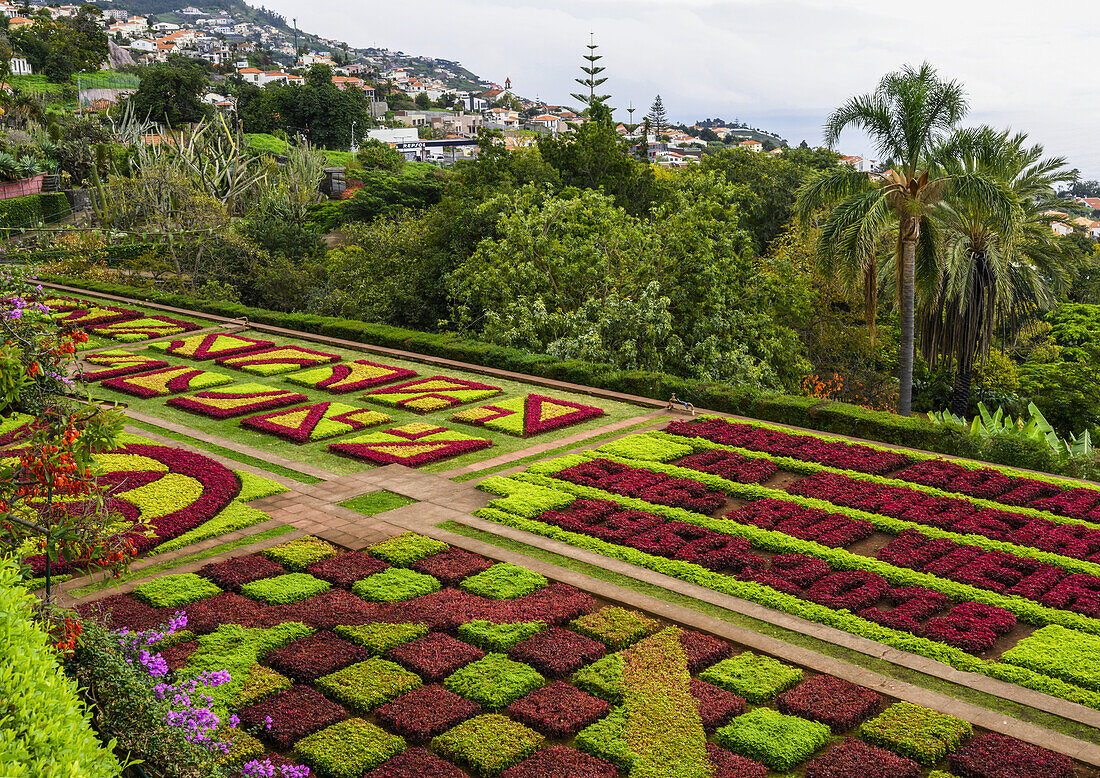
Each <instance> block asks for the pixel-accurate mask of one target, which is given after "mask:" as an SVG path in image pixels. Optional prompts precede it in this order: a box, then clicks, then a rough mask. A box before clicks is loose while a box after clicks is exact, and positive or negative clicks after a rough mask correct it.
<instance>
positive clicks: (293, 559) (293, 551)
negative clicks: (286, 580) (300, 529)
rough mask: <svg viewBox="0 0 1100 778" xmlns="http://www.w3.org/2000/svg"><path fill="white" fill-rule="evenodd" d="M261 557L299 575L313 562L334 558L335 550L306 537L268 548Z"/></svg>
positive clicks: (315, 539) (316, 539)
mask: <svg viewBox="0 0 1100 778" xmlns="http://www.w3.org/2000/svg"><path fill="white" fill-rule="evenodd" d="M263 555H264V556H266V557H267V558H268V559H271V560H273V561H275V562H278V563H279V564H281V565H282V566H283V567H285V568H286V569H287V570H291V571H293V572H296V573H301V572H305V569H306V568H307V567H309V566H310V565H311V564H313V563H314V562H320V561H321V560H323V559H330V558H332V557H334V556H336V549H335V548H334V547H333V545H332V544H331V543H328V542H326V541H324V540H321V539H320V538H315V537H312V536H307V537H304V538H298V539H297V540H292V541H290V542H289V543H282V544H280V545H278V546H274V547H272V548H269V549H267V550H266V551H264V552H263Z"/></svg>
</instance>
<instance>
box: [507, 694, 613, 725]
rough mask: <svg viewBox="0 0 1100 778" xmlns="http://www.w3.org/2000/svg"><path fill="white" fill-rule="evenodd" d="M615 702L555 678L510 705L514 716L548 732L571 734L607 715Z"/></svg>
mask: <svg viewBox="0 0 1100 778" xmlns="http://www.w3.org/2000/svg"><path fill="white" fill-rule="evenodd" d="M610 709H611V706H610V705H609V704H608V703H607V702H606V701H605V700H601V699H600V698H599V697H593V696H592V695H591V694H586V693H585V692H582V691H581V690H580V689H578V688H577V687H576V686H570V685H569V684H567V683H562V682H561V681H551V682H550V683H549V684H547V685H546V686H543V687H542V688H541V689H535V691H533V692H531V693H530V694H528V695H527V696H525V697H521V698H520V699H518V700H516V701H515V702H513V703H512V704H511V705H509V706H508V709H507V710H508V713H509V714H511V716H512V718H514V719H515V720H516V721H519V722H521V723H523V724H526V725H527V726H529V727H531V728H532V729H536V730H538V731H539V732H542V733H543V734H545V735H549V736H551V737H558V738H568V737H572V736H573V735H575V734H577V733H578V732H580V731H581V730H582V729H584V728H585V727H587V726H588V725H589V724H592V723H593V722H595V721H596V719H599V718H603V717H604V716H606V715H607V712H608V711H609V710H610Z"/></svg>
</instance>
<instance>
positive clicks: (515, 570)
mask: <svg viewBox="0 0 1100 778" xmlns="http://www.w3.org/2000/svg"><path fill="white" fill-rule="evenodd" d="M548 583H549V582H548V581H547V580H546V578H545V576H542V575H539V574H538V573H536V572H535V571H533V570H528V569H526V568H524V567H519V566H518V565H513V564H511V563H509V562H498V563H497V564H495V565H493V566H492V567H490V568H489V569H488V570H485V571H483V572H480V573H478V574H477V575H472V576H470V577H469V578H467V579H465V580H464V581H463V582H462V584H461V586H462V590H463V591H466V592H469V593H470V594H477V595H480V596H481V597H488V598H490V599H493V600H514V599H515V598H517V597H523V596H524V595H525V594H530V593H531V592H535V591H538V590H539V589H542V588H544V587H545V586H546V585H547V584H548Z"/></svg>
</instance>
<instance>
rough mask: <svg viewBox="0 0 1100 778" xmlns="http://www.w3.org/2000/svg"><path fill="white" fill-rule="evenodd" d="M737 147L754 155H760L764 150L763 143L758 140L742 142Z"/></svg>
mask: <svg viewBox="0 0 1100 778" xmlns="http://www.w3.org/2000/svg"><path fill="white" fill-rule="evenodd" d="M737 147H738V148H740V149H744V150H745V151H751V152H752V153H754V154H759V153H760V152H761V151H763V150H764V144H763V143H761V142H760V141H758V140H752V139H751V138H750V139H749V140H743V141H741V142H740V143H738V144H737Z"/></svg>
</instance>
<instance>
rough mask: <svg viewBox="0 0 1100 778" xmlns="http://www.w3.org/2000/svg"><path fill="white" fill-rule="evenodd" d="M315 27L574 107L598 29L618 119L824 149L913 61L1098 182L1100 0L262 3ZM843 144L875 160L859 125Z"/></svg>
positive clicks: (985, 117)
mask: <svg viewBox="0 0 1100 778" xmlns="http://www.w3.org/2000/svg"><path fill="white" fill-rule="evenodd" d="M254 1H257V2H262V3H263V4H264V5H266V6H267V7H268V8H273V9H274V10H277V11H279V12H280V13H283V14H285V15H286V16H287V18H288V19H289V18H290V17H294V16H296V17H297V18H298V25H299V27H300V28H301V29H303V30H306V31H308V32H311V33H317V34H320V35H323V36H325V37H331V38H336V39H339V40H346V41H347V42H348V43H349V44H351V45H353V46H379V47H385V48H389V49H392V50H394V51H404V52H405V53H407V54H423V55H428V56H433V57H440V58H443V59H451V60H457V61H459V62H461V63H462V64H463V65H464V66H466V67H467V68H469V69H470V70H472V71H473V72H474V73H477V74H478V75H479V76H481V77H483V78H486V79H489V80H491V81H497V82H499V83H503V82H504V79H505V78H506V77H510V78H511V79H512V87H513V89H514V90H515V91H516V92H517V93H519V94H521V95H523V96H525V97H532V98H533V97H536V96H537V97H540V98H542V99H544V100H546V101H547V102H550V103H565V104H568V103H570V102H572V101H571V100H570V98H569V93H570V92H572V91H576V89H577V88H578V87H577V85H576V84H574V82H573V78H575V77H577V76H579V75H581V74H580V71H579V70H578V68H579V66H580V64H581V59H580V58H581V56H582V55H583V54H584V53H586V52H585V48H584V47H585V45H586V44H587V43H588V34H589V33H590V32H592V33H595V35H596V42H597V43H598V44H599V45H600V50H599V53H601V54H603V55H604V58H603V60H602V62H601V64H603V65H605V66H606V67H607V71H606V72H605V73H604V75H606V76H608V78H609V80H608V82H607V83H606V84H605V85H604V91H605V92H606V93H609V94H611V95H612V100H611V104H612V106H614V107H615V108H616V118H618V119H620V120H621V121H625V120H626V119H627V114H626V111H625V109H626V108H627V107H628V105H629V104H630V102H631V101H633V104H634V106H635V107H637V108H640V109H641V110H640V111H638V112H637V113H635V118H636V119H640V117H641V116H642V115H644V113H645V111H646V109H648V107H649V105H650V103H651V102H652V101H653V98H654V96H655V95H657V94H660V95H661V97H662V99H663V100H664V103H665V107H666V109H667V110H668V112H669V116H670V118H672V119H673V120H674V121H684V122H689V123H691V122H694V121H696V120H698V119H702V118H706V117H717V116H720V117H722V118H723V119H726V120H728V121H732V120H734V119H740V120H742V121H745V122H748V123H749V125H750V126H754V127H760V128H762V129H767V130H771V131H774V132H776V133H778V134H780V135H782V136H783V137H785V138H787V140H789V141H791V142H792V143H794V144H797V143H798V142H800V141H801V140H803V139H805V140H807V141H808V142H809V143H811V145H817V144H819V143H820V142H821V125H822V123H823V121H824V119H825V117H826V116H827V115H828V113H829V112H830V111H831V110H832V109H834V108H835V107H836V106H837V105H839V104H840V103H841V102H843V101H844V100H845V99H846V98H847V97H849V96H851V95H854V94H861V93H863V92H867V91H871V90H872V89H873V88H874V86H875V85H876V83H877V82H878V80H879V78H880V77H881V75H882V74H883V73H885V72H887V71H890V70H894V69H896V68H898V67H899V66H900V65H902V64H905V63H912V64H919V63H920V62H921V61H923V60H928V61H930V62H931V63H933V64H934V65H935V66H936V67H937V68H938V69H939V70H940V72H941V74H942V75H943V76H947V77H950V78H955V79H958V80H960V81H962V82H963V83H964V84H965V85H966V87H967V91H968V93H969V98H970V104H971V113H970V116H969V117H968V119H967V121H968V123H974V124H976V123H988V124H992V125H994V126H996V127H1011V128H1013V129H1014V130H1023V131H1025V132H1027V133H1029V134H1030V136H1031V138H1032V139H1033V140H1035V141H1037V142H1041V143H1042V144H1044V145H1045V146H1046V150H1047V153H1048V154H1050V155H1061V156H1065V157H1067V158H1068V160H1069V163H1070V165H1071V166H1073V167H1077V168H1079V169H1080V170H1081V172H1082V175H1083V176H1084V177H1087V178H1100V100H1098V98H1100V93H1098V89H1097V87H1096V85H1095V79H1094V78H1093V77H1091V76H1090V73H1091V71H1092V70H1093V69H1094V68H1093V67H1092V66H1091V62H1092V60H1093V59H1094V55H1095V54H1096V52H1097V51H1100V45H1098V44H1100V18H1098V17H1097V16H1096V4H1095V0H1059V1H1058V2H1056V3H1051V4H1050V5H1043V4H1036V3H1035V2H1023V0H996V1H994V0H920V2H912V1H911V0H910V1H909V2H899V0H412V1H411V2H386V3H382V2H368V3H364V2H363V0H309V1H308V2H307V0H254ZM839 150H840V151H842V152H844V153H847V154H860V155H862V156H866V157H869V158H874V157H875V156H876V155H875V153H874V150H873V149H872V148H870V147H869V146H868V144H867V142H866V141H865V140H864V139H863V138H861V137H860V136H859V135H858V134H857V133H855V132H850V133H846V134H845V135H844V137H842V139H841V143H840V146H839Z"/></svg>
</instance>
